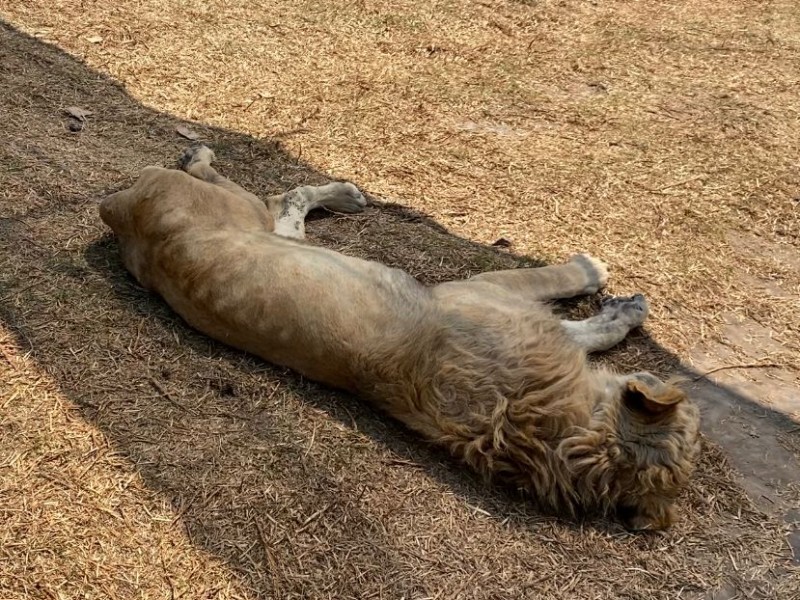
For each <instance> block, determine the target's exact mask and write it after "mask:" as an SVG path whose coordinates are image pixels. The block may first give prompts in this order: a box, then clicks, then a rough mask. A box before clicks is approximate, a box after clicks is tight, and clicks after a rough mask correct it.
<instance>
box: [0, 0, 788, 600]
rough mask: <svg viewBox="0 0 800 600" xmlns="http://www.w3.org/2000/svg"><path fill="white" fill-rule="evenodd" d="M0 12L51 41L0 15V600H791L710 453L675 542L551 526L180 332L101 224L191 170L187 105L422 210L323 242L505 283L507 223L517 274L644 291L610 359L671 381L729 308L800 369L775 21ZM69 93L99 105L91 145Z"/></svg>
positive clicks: (315, 11) (412, 444) (222, 146)
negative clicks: (107, 212)
mask: <svg viewBox="0 0 800 600" xmlns="http://www.w3.org/2000/svg"><path fill="white" fill-rule="evenodd" d="M0 15H2V17H3V18H4V19H5V20H6V21H7V22H9V23H11V24H12V25H13V26H14V28H16V29H19V30H21V31H25V32H28V33H30V34H32V35H35V36H36V37H37V38H38V40H39V41H37V40H34V39H31V38H28V37H26V36H24V35H21V34H19V33H17V32H15V31H14V30H13V29H10V28H2V29H0V98H1V99H2V106H3V113H2V114H0V125H2V128H3V136H4V142H3V143H2V144H0V214H1V215H2V216H3V218H2V219H0V233H1V237H0V311H1V312H0V315H1V316H2V319H3V322H4V323H5V329H4V330H3V331H2V340H0V348H1V349H2V356H0V371H2V376H0V386H2V393H0V398H2V399H3V400H2V421H1V422H0V427H2V429H0V448H1V450H0V457H1V458H0V520H1V521H2V522H3V524H4V527H3V532H2V535H3V537H2V545H1V546H0V596H2V597H4V598H5V597H9V598H12V597H18V598H23V597H26V598H72V597H93V598H99V597H115V598H129V597H130V598H163V597H175V598H177V597H185V598H212V597H214V598H216V597H219V598H237V597H238V598H256V597H274V598H300V597H308V598H324V597H332V598H333V597H335V598H350V597H352V598H371V597H376V598H377V597H385V598H400V597H406V598H425V597H432V598H520V597H530V598H564V599H566V598H570V599H572V598H581V599H584V598H586V599H591V598H631V599H632V598H656V599H657V598H665V599H666V598H675V597H686V598H690V597H697V596H701V595H702V594H705V593H711V592H712V591H713V590H721V591H720V592H719V593H720V594H721V596H720V597H729V598H733V597H736V596H735V595H736V594H739V595H740V597H753V598H793V597H797V596H798V595H800V581H798V571H797V565H796V564H795V565H792V564H791V563H790V562H789V560H788V556H789V554H788V551H787V545H786V538H785V533H786V531H785V528H786V526H785V524H783V523H782V522H781V521H780V519H779V518H778V517H777V516H775V515H771V514H767V513H765V512H762V511H761V510H760V509H758V508H756V507H755V506H753V504H752V502H751V500H750V499H749V498H748V497H747V495H746V494H745V493H744V492H743V491H742V489H741V487H740V486H739V485H738V484H737V482H736V481H735V477H734V474H733V473H732V471H731V469H730V468H729V466H728V465H727V462H726V460H725V458H724V456H723V454H722V453H721V452H720V450H719V449H718V448H717V447H716V446H714V445H713V444H707V449H706V452H705V454H704V459H703V464H702V465H701V467H700V469H699V473H698V476H697V478H696V480H695V482H694V484H693V485H692V487H691V489H690V490H689V491H688V492H687V494H686V496H685V498H683V500H682V503H681V507H682V509H683V510H684V517H683V519H682V520H681V521H680V522H679V524H678V526H677V527H676V529H675V530H673V531H671V532H669V533H668V534H666V535H663V536H629V535H627V534H625V533H623V532H622V531H620V530H619V529H618V528H617V527H616V526H615V525H613V524H603V523H600V524H598V523H587V524H581V523H566V522H563V521H559V520H554V519H551V518H548V517H545V516H542V515H540V514H538V513H536V512H535V511H534V510H533V509H532V508H531V507H529V506H527V505H526V504H525V503H524V502H520V501H519V500H518V499H516V498H514V497H511V496H510V495H508V494H506V493H504V492H502V491H500V490H493V489H492V490H490V489H486V488H484V487H483V486H481V485H480V484H479V483H478V482H476V481H475V480H474V479H473V478H471V477H470V476H469V475H467V474H465V473H464V472H463V471H462V470H461V469H459V468H458V467H457V466H454V465H452V464H450V463H449V462H448V461H447V460H446V458H445V457H443V456H440V455H439V454H437V453H435V452H432V451H429V450H428V449H426V448H424V447H423V446H422V445H421V443H420V442H419V441H418V440H416V439H415V438H414V437H413V436H411V435H409V434H408V433H407V432H405V431H403V430H402V429H400V428H399V427H396V426H395V425H394V424H391V423H389V422H387V420H386V419H385V418H383V417H381V416H380V415H376V414H374V413H372V412H371V411H370V410H369V409H367V408H365V407H363V406H362V405H360V404H359V403H358V402H356V401H355V400H353V399H351V398H347V397H344V396H341V395H337V394H333V393H330V392H326V391H324V390H321V389H319V388H318V387H316V386H313V385H311V384H307V383H306V382H303V381H300V380H298V379H297V378H295V377H294V376H292V375H291V374H289V373H286V372H282V371H278V370H275V369H272V368H270V367H267V366H265V365H262V364H260V363H258V362H257V361H254V360H251V359H250V358H248V357H244V356H242V355H239V354H237V353H234V352H230V351H227V350H226V349H224V348H221V347H220V346H219V345H217V344H214V343H212V342H210V341H208V340H206V339H204V338H202V337H201V336H198V335H196V334H194V333H192V332H191V331H189V330H188V329H187V328H186V327H184V326H183V325H182V324H181V323H180V322H179V321H178V320H177V319H175V318H174V317H173V316H172V315H171V313H170V312H169V311H168V310H166V309H165V308H164V307H163V305H162V304H161V303H160V302H158V301H157V300H154V299H153V298H151V297H150V296H148V295H147V294H144V293H143V292H141V291H139V290H138V288H137V287H136V286H135V285H134V284H133V283H132V282H131V281H130V279H129V278H128V277H127V276H125V275H124V273H123V271H122V268H121V266H120V264H119V262H118V261H117V259H116V255H115V247H114V244H113V242H112V241H111V240H110V239H109V238H108V237H104V233H105V232H104V231H103V229H102V227H101V225H100V223H99V220H98V218H97V215H96V206H95V203H94V201H95V200H96V199H97V198H98V197H99V196H101V195H102V194H104V193H106V192H107V191H108V190H109V189H112V188H115V187H119V186H121V185H123V184H124V183H125V182H127V181H129V180H130V178H131V177H133V176H134V175H135V173H136V171H137V170H138V169H139V168H140V167H142V166H144V165H147V164H163V163H164V162H165V161H168V160H171V159H172V157H176V156H177V155H178V153H179V151H180V150H181V149H182V147H183V143H184V142H185V140H184V141H182V140H180V139H179V138H178V137H177V136H176V135H175V133H174V128H175V125H177V124H178V123H179V122H180V120H179V119H184V118H185V119H194V120H196V121H198V122H200V123H205V124H208V125H209V126H210V127H205V126H201V125H197V126H196V127H195V128H196V129H197V131H199V132H201V133H203V135H204V136H205V137H206V138H207V139H210V140H211V142H212V144H213V145H214V147H215V149H216V150H217V154H218V155H219V156H220V159H221V168H222V169H223V170H224V172H225V173H226V174H229V175H230V176H232V177H233V178H234V179H236V180H237V181H240V182H242V183H243V184H244V185H246V186H247V187H249V188H250V189H252V190H253V191H255V192H257V193H260V194H263V193H266V192H267V191H272V190H275V189H285V188H286V187H289V186H291V185H296V184H299V183H303V182H315V181H322V180H324V179H325V178H326V175H324V174H327V175H332V176H335V177H342V178H348V179H351V180H353V181H354V182H356V183H357V184H358V185H359V186H361V187H363V188H365V189H366V190H367V191H369V192H371V193H372V194H374V195H376V196H378V197H381V198H388V199H394V200H397V201H398V202H401V203H402V204H404V205H407V206H410V207H411V209H410V210H409V209H402V208H398V207H389V208H386V209H383V210H379V209H377V208H375V209H371V210H370V211H369V212H368V213H366V214H365V215H363V216H357V217H348V218H335V219H325V220H318V221H315V222H314V223H313V224H312V225H311V226H310V227H309V230H310V234H311V235H312V236H313V237H314V238H315V239H316V240H317V241H320V242H321V243H324V244H326V245H329V246H332V247H336V248H339V249H341V250H343V251H346V252H349V253H353V254H358V255H361V256H367V257H371V258H377V259H380V260H383V261H384V262H388V263H390V264H393V265H396V266H401V267H403V268H406V269H407V270H410V271H411V272H412V273H413V274H415V275H416V276H418V277H420V278H422V279H424V280H426V281H438V280H442V279H448V278H453V277H458V276H463V275H465V274H468V273H471V272H477V271H483V270H487V269H492V268H498V267H501V266H513V265H516V264H519V262H520V259H518V258H516V257H515V256H513V255H511V254H509V253H507V252H504V251H498V250H495V249H491V248H487V247H486V246H485V244H488V243H491V242H493V241H494V240H495V239H497V238H499V237H505V238H507V239H510V240H512V241H513V243H514V246H513V251H514V252H515V253H516V254H524V255H529V256H533V257H536V258H537V259H538V258H542V259H548V260H549V259H555V258H561V257H563V256H565V255H567V254H570V253H572V252H574V251H576V250H579V249H585V250H589V251H591V252H593V253H596V254H598V255H600V256H602V257H603V258H605V259H606V260H608V261H609V262H610V263H611V264H612V265H613V266H614V267H615V271H614V280H613V284H612V291H619V292H630V291H633V290H641V291H643V292H645V293H647V294H648V295H649V296H650V298H651V299H652V301H653V304H654V306H653V311H652V320H651V325H650V326H649V331H650V332H651V333H652V335H653V336H654V338H655V339H657V340H658V344H656V343H654V342H653V341H652V339H651V338H649V337H648V336H643V335H639V336H635V337H634V339H633V340H632V342H631V343H629V344H627V345H626V346H625V347H623V348H622V349H621V350H619V351H618V352H616V353H614V354H613V355H611V356H610V358H609V360H612V361H613V362H615V363H616V364H618V365H620V366H622V367H625V368H629V367H631V368H632V367H640V366H646V367H649V368H655V369H656V370H659V371H664V372H666V371H670V370H672V369H673V368H674V367H675V364H676V353H677V355H678V356H686V355H687V354H688V353H690V352H691V351H693V349H694V348H695V347H696V346H698V345H702V344H704V343H706V342H708V341H712V340H716V341H721V342H724V341H725V340H724V338H723V337H722V336H721V334H720V328H721V325H722V323H723V321H722V315H723V313H730V312H733V313H739V314H745V315H746V316H747V317H748V318H752V319H754V320H757V322H758V323H760V324H762V325H763V326H764V327H766V328H768V329H769V330H771V331H772V332H774V335H775V339H776V340H777V341H778V342H779V343H780V349H779V350H776V351H774V352H773V353H771V354H770V356H769V357H768V358H769V361H770V362H772V363H775V364H780V365H782V366H784V367H785V368H787V369H789V370H791V372H792V373H794V374H795V376H796V375H797V372H798V369H800V363H799V362H798V350H800V302H798V301H797V300H798V297H799V296H800V268H798V263H797V258H796V257H797V251H798V248H799V247H800V238H798V232H800V217H798V214H800V208H798V202H797V199H796V197H797V195H798V184H800V176H798V171H797V157H798V155H800V153H798V140H800V124H799V123H800V121H798V118H797V117H798V115H797V109H796V97H797V91H798V90H797V85H796V82H797V81H798V80H800V62H799V61H798V59H797V56H798V53H797V52H798V47H799V46H800V38H798V36H797V32H798V31H800V8H798V7H797V6H796V4H795V3H793V2H784V3H780V2H773V3H770V4H765V3H761V2H737V3H735V6H731V3H730V2H722V1H719V2H703V3H692V2H680V3H673V4H672V5H670V6H668V7H667V6H664V3H656V2H637V3H626V2H606V3H596V5H593V4H592V3H588V2H575V1H566V2H559V3H554V2H540V3H533V2H522V1H520V2H513V1H497V2H492V1H488V2H487V1H483V2H478V1H468V0H463V1H461V2H446V1H441V2H429V3H421V4H420V3H412V2H406V1H401V2H393V3H391V4H390V3H384V2H377V1H375V2H372V1H362V2H338V1H333V2H324V3H322V2H318V1H311V0H307V1H305V2H302V1H301V2H283V1H277V2H269V3H267V2H263V1H260V0H258V1H251V2H248V3H243V2H242V3H223V2H198V1H194V2H186V1H176V2H170V3H162V2H156V1H155V0H139V1H137V2H135V3H134V2H117V3H105V2H90V1H84V2H77V1H70V0H64V1H60V2H57V3H53V2H44V1H41V0H39V1H29V2H25V3H21V2H11V1H9V0H0ZM98 38H101V39H99V40H98ZM43 41H47V42H51V43H54V44H57V45H58V46H59V47H60V48H62V49H64V50H66V51H67V52H69V53H70V54H71V55H73V56H77V57H80V58H81V59H82V60H83V61H85V64H81V63H80V62H78V61H77V60H75V59H74V58H72V57H70V56H68V55H66V54H63V53H61V52H59V51H58V50H56V49H53V48H51V47H48V46H46V45H44V44H43V43H42V42H43ZM107 76H110V78H109V77H107ZM115 81H116V82H121V83H122V84H123V85H124V87H125V91H123V89H122V87H121V86H119V85H118V84H116V83H115ZM70 105H77V106H81V107H83V108H85V109H88V110H91V111H93V113H94V114H93V115H92V116H91V117H89V118H88V121H87V123H86V125H85V128H84V130H83V131H82V132H81V133H72V132H69V131H68V130H67V128H66V126H65V124H66V122H67V121H66V118H65V117H64V116H63V115H62V114H61V113H60V111H61V109H63V108H64V107H66V106H70ZM171 115H172V116H171ZM276 140H277V141H278V142H279V143H278V142H276ZM423 215H430V216H431V217H432V218H433V219H434V220H435V221H436V222H438V223H441V224H443V225H445V226H446V227H448V228H449V229H450V230H451V231H452V232H454V233H456V234H458V235H460V236H461V238H466V239H471V240H474V242H476V243H470V242H466V241H464V239H461V238H459V237H455V236H453V235H449V234H447V233H446V232H443V231H441V230H439V229H437V228H436V227H435V226H433V225H432V224H431V222H429V220H428V218H427V217H425V216H423ZM775 286H777V288H779V290H780V293H771V292H770V290H775V289H776V287H775ZM589 302H591V301H589ZM587 306H588V303H586V302H584V303H581V304H579V305H577V306H575V307H573V308H575V310H577V311H584V310H587ZM787 435H788V436H791V434H787ZM795 438H796V436H792V437H787V441H786V442H785V444H786V446H787V447H794V446H792V444H795V441H796V440H795ZM795 492H796V490H795ZM787 493H788V492H787ZM794 499H795V500H796V494H795V497H794ZM726 594H727V595H726Z"/></svg>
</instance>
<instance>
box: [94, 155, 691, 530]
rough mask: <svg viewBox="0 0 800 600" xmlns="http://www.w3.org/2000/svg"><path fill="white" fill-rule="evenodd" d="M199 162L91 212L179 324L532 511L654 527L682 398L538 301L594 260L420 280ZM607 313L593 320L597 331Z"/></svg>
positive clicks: (673, 478) (570, 286)
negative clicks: (609, 365) (396, 426)
mask: <svg viewBox="0 0 800 600" xmlns="http://www.w3.org/2000/svg"><path fill="white" fill-rule="evenodd" d="M208 152H209V153H210V151H208ZM192 156H194V158H192ZM198 156H200V158H198ZM211 158H213V154H209V156H205V155H202V156H201V155H198V154H196V153H195V154H194V155H189V159H187V164H186V165H185V168H186V169H187V170H188V171H189V172H190V173H192V174H193V175H195V177H192V176H190V175H189V174H187V173H184V172H181V171H176V170H168V169H161V168H157V167H148V168H146V169H144V171H143V172H142V174H141V177H140V178H139V179H138V181H137V182H136V183H135V185H134V186H133V187H131V188H130V189H127V190H124V191H122V192H119V193H117V194H114V195H112V196H110V197H108V198H106V199H105V200H104V201H103V202H102V204H101V207H100V214H101V217H102V219H103V221H105V223H107V224H108V225H109V226H110V227H111V228H112V229H113V230H114V232H115V233H116V234H117V236H118V238H119V245H120V251H121V254H122V259H123V262H124V264H125V266H126V268H127V269H128V270H129V271H130V272H131V273H132V274H133V275H134V276H135V277H136V279H137V280H138V281H139V282H140V283H141V284H142V285H143V286H145V287H147V288H149V289H152V290H154V291H155V292H157V293H158V294H160V295H161V296H162V297H163V298H164V299H165V300H166V301H167V302H168V303H169V305H170V306H171V307H172V308H173V309H174V310H175V311H176V312H177V313H178V314H180V315H181V316H182V317H183V318H184V319H185V320H186V321H187V322H188V323H190V324H191V325H192V326H193V327H195V328H197V329H198V330H200V331H202V332H204V333H206V334H208V335H210V336H211V337H214V338H216V339H217V340H220V341H222V342H224V343H226V344H229V345H231V346H234V347H237V348H240V349H242V350H246V351H248V352H251V353H253V354H256V355H258V356H260V357H261V358H263V359H264V360H266V361H269V362H272V363H275V364H279V365H285V366H288V367H291V368H292V369H294V370H296V371H298V372H300V373H302V374H303V375H305V376H306V377H309V378H311V379H314V380H316V381H319V382H322V383H325V384H328V385H330V386H333V387H337V388H340V389H344V390H348V391H350V392H353V393H355V394H358V395H360V396H362V397H364V398H366V399H369V400H371V401H372V402H374V403H375V404H377V405H378V406H379V407H381V408H382V409H383V410H384V411H386V412H387V413H389V414H390V415H392V416H393V417H395V418H397V419H399V420H400V421H402V422H403V423H405V424H406V425H407V426H408V427H410V428H411V429H413V430H415V431H417V432H419V433H420V434H421V435H423V436H424V437H425V438H427V439H429V440H432V441H434V442H436V443H439V444H442V445H444V446H446V447H447V448H449V449H450V451H451V452H452V453H453V454H454V455H455V456H457V457H459V458H461V459H463V460H464V461H465V462H467V463H468V464H469V465H470V466H471V467H473V468H474V469H476V470H477V471H479V472H481V473H483V474H484V475H486V476H488V477H493V478H495V479H497V480H500V481H504V482H507V483H510V484H511V485H512V486H515V487H517V488H521V489H524V490H526V491H527V492H528V493H529V494H530V495H531V496H533V497H534V498H535V499H536V500H538V501H539V502H540V503H541V504H542V505H543V506H545V507H549V508H551V509H554V510H556V511H560V512H564V513H568V514H576V513H578V512H582V511H591V510H599V511H602V512H612V511H618V512H619V513H620V515H621V516H622V518H623V519H624V520H625V522H626V524H627V525H628V526H629V527H631V528H634V529H660V528H664V527H667V526H669V524H670V523H671V521H672V513H671V505H672V504H673V502H674V499H675V497H676V495H677V494H678V492H679V491H680V489H681V488H682V487H683V486H684V485H685V484H686V482H687V480H688V478H689V476H690V474H691V471H692V466H693V462H694V460H695V456H696V453H697V448H698V443H697V432H698V414H697V411H696V409H695V408H694V406H693V405H692V404H691V403H690V402H687V401H685V396H684V395H683V393H682V392H681V391H680V390H678V389H677V388H675V387H673V386H669V385H667V384H663V383H661V382H660V381H658V380H657V379H656V378H654V377H653V376H652V375H649V374H645V373H642V374H637V375H628V376H618V375H615V374H612V373H610V372H608V371H605V370H598V369H594V368H592V367H590V366H589V364H588V363H587V359H586V351H587V350H589V351H591V350H592V349H593V348H592V342H591V341H590V342H585V340H586V339H589V338H587V336H589V337H591V336H590V335H589V334H591V333H592V332H594V331H595V330H598V331H599V329H598V328H599V327H600V325H598V324H596V323H594V322H593V321H591V320H589V321H587V322H583V323H587V325H586V326H585V327H584V328H583V329H582V330H581V331H580V336H576V335H573V334H570V332H568V331H567V329H566V328H565V326H564V325H563V322H561V321H559V320H558V319H557V318H556V317H554V316H553V315H552V313H551V312H550V311H549V309H547V308H546V307H545V305H543V304H542V303H541V300H546V299H550V298H557V297H564V296H568V295H575V294H579V293H589V292H593V291H596V290H597V289H598V288H599V287H601V286H602V285H603V284H604V283H605V277H606V273H605V270H604V268H603V267H602V263H600V262H599V261H596V260H594V259H591V258H590V257H586V256H579V257H576V258H575V259H574V260H572V261H570V262H568V263H566V264H564V265H557V266H553V267H547V268H544V269H519V270H514V271H509V272H498V273H491V274H486V275H484V276H480V277H476V278H474V279H472V280H467V281H462V282H451V283H446V284H442V285H439V286H436V287H432V288H429V287H424V286H422V285H421V284H420V283H418V282H417V281H416V280H415V279H413V278H412V277H411V276H410V275H408V274H406V273H404V272H402V271H400V270H397V269H390V268H388V267H386V266H383V265H381V264H378V263H374V262H368V261H364V260H360V259H358V258H352V257H348V256H344V255H342V254H339V253H336V252H333V251H330V250H327V249H324V248H319V247H314V246H311V245H308V244H306V243H304V242H302V241H300V240H292V239H287V238H285V237H281V236H278V235H275V233H273V231H274V229H275V227H276V222H278V223H280V227H283V229H284V230H286V231H288V230H290V229H292V227H290V225H291V221H286V220H285V218H284V217H286V215H287V214H288V213H289V212H290V211H289V210H288V208H287V206H289V204H290V203H291V202H296V201H298V200H297V198H300V199H301V200H302V199H303V198H306V197H308V198H311V197H312V196H313V195H314V194H317V193H318V192H317V191H315V189H312V188H308V189H306V192H304V193H306V196H302V194H301V195H300V196H297V195H295V196H291V194H293V193H295V192H296V191H295V192H289V193H288V194H287V195H284V196H277V197H274V198H271V199H269V201H268V203H267V204H264V203H262V202H260V201H258V199H257V198H255V196H252V194H249V193H247V192H245V191H244V190H241V188H238V186H235V184H232V183H230V182H228V181H227V180H226V179H224V178H221V177H219V176H218V175H217V174H216V172H215V171H214V170H213V168H211V167H210V166H209V164H210V159H211ZM192 161H194V162H192ZM198 164H199V166H198ZM201 178H202V179H205V181H202V180H201ZM331 185H332V186H334V187H332V188H330V189H329V191H328V192H326V193H328V195H329V196H330V197H329V198H328V200H327V201H329V202H330V203H331V205H335V203H336V202H338V203H339V205H341V206H342V207H345V208H346V207H347V206H350V208H351V209H352V210H358V209H359V208H360V206H363V202H362V201H361V200H359V202H361V204H359V205H358V206H356V205H355V204H353V199H352V198H350V200H348V201H347V202H345V201H343V200H342V199H341V198H339V199H338V200H337V199H336V198H335V196H336V194H337V193H340V192H341V193H342V194H344V193H345V191H344V188H339V187H335V186H342V185H343V184H331ZM348 189H349V190H350V192H348V193H351V194H352V190H353V189H355V188H352V186H350V188H348ZM337 190H339V191H337ZM290 201H291V202H290ZM309 202H311V201H309ZM315 202H317V204H315V205H319V204H320V202H322V201H316V200H315ZM311 204H313V203H311ZM311 204H309V206H310V205H311ZM322 204H324V202H322ZM351 205H352V206H351ZM293 206H294V205H293ZM304 214H305V213H302V215H303V216H304ZM300 218H301V219H302V216H301V217H300ZM281 219H284V221H281ZM276 220H277V221H276ZM294 229H298V226H297V224H296V223H295V225H294ZM298 237H299V236H298ZM642 300H643V299H642ZM615 310H616V309H615ZM639 310H640V311H641V307H640V308H639ZM602 314H603V313H601V316H602ZM609 314H610V313H609ZM626 314H628V313H626ZM623 316H624V315H623ZM642 318H643V317H642ZM600 320H602V319H600ZM618 321H619V319H618V318H617V316H616V313H614V315H612V316H609V317H608V318H607V319H605V322H604V324H603V327H604V328H605V329H604V330H603V331H604V335H606V338H604V341H603V342H602V343H603V344H605V345H607V343H606V342H607V337H608V332H607V330H608V327H609V322H613V323H617V322H618ZM593 323H594V324H593ZM613 323H612V325H613ZM637 323H638V322H637ZM634 324H635V323H634ZM630 327H631V325H630V324H628V325H626V326H625V329H623V330H622V332H621V333H620V334H619V335H617V338H619V339H621V337H624V334H625V333H627V330H628V329H630ZM593 328H594V329H593ZM587 332H588V333H587ZM615 335H616V334H615ZM581 336H582V337H581ZM617 338H615V339H617ZM579 339H580V340H584V341H583V342H581V343H582V344H584V345H583V346H582V345H581V343H579V342H578V341H576V340H579ZM598 347H599V344H598Z"/></svg>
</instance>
